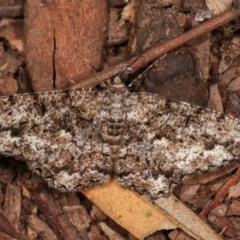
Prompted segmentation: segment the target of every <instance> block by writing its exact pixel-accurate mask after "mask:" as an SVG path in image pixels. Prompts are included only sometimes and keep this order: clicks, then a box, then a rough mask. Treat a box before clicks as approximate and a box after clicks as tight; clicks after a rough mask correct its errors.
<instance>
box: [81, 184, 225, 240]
mask: <svg viewBox="0 0 240 240" xmlns="http://www.w3.org/2000/svg"><path fill="white" fill-rule="evenodd" d="M82 192H83V194H84V195H85V196H86V197H87V198H88V199H89V200H90V201H92V202H93V203H94V204H95V205H97V206H98V207H99V208H100V209H101V210H102V211H103V212H104V213H105V214H107V215H108V216H109V217H110V218H112V219H114V221H116V222H117V223H118V224H119V225H121V226H122V227H123V228H125V229H126V230H127V231H129V232H130V233H131V234H132V235H134V236H135V237H136V238H138V239H142V238H144V237H145V236H147V235H149V234H150V233H152V232H155V231H158V230H167V229H175V228H181V229H183V230H184V231H185V232H187V233H188V234H189V235H190V236H192V237H194V238H195V239H199V240H203V239H212V240H220V239H221V237H220V236H219V235H217V234H216V233H215V232H214V231H213V230H212V229H211V228H210V227H209V226H208V225H207V224H206V223H204V222H203V221H202V220H201V219H200V218H199V217H198V216H197V215H196V214H194V213H193V212H192V211H191V210H189V209H188V208H187V207H186V206H185V205H184V204H183V203H182V202H181V201H180V200H178V199H177V198H176V197H174V196H173V195H171V196H170V197H168V198H160V199H158V200H156V201H155V204H156V205H154V204H153V203H151V201H149V200H148V199H147V198H146V199H145V198H143V197H141V196H140V195H138V194H137V193H136V192H133V191H131V190H128V189H124V188H122V187H121V186H120V185H119V184H118V182H117V181H116V180H113V181H111V182H108V183H106V184H104V185H101V186H96V187H92V188H89V189H85V190H84V191H82ZM183 213H184V215H183ZM205 237H207V238H205Z"/></svg>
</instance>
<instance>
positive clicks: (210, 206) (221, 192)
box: [199, 167, 240, 218]
mask: <svg viewBox="0 0 240 240" xmlns="http://www.w3.org/2000/svg"><path fill="white" fill-rule="evenodd" d="M239 180H240V167H239V168H238V169H237V172H236V173H235V174H234V175H233V176H232V177H231V178H229V179H228V181H227V182H226V183H225V184H224V185H223V186H222V188H221V189H220V190H219V191H218V193H217V194H216V195H215V197H214V199H213V200H212V201H211V202H209V203H208V204H207V205H206V206H205V207H204V208H203V210H202V211H201V212H200V213H199V217H201V218H203V217H204V216H206V215H207V214H208V213H209V212H210V211H211V210H212V209H213V208H215V207H217V206H218V205H219V204H220V199H223V198H224V197H225V196H226V195H227V193H228V191H229V188H230V187H231V186H234V185H235V184H237V183H238V182H239Z"/></svg>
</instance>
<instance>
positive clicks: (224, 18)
mask: <svg viewBox="0 0 240 240" xmlns="http://www.w3.org/2000/svg"><path fill="white" fill-rule="evenodd" d="M239 15H240V10H239V9H238V10H236V9H231V10H228V11H226V12H224V13H222V14H219V15H217V16H215V17H213V18H211V19H210V20H208V21H206V22H204V23H202V24H200V25H198V26H197V27H195V28H192V29H191V30H189V31H187V32H185V33H182V34H180V35H179V36H176V37H174V38H172V39H170V40H168V41H166V42H163V43H161V44H159V45H157V46H155V47H153V48H151V49H149V50H148V51H146V52H145V53H143V54H142V55H140V56H137V57H133V58H131V59H129V60H127V61H125V62H123V63H120V64H117V65H115V66H113V67H110V68H108V69H106V70H104V71H102V72H100V73H97V74H94V75H91V77H89V78H86V79H84V80H82V81H81V82H80V83H76V84H74V85H72V86H71V88H82V87H89V86H94V85H97V84H99V83H101V82H103V81H106V80H107V79H109V78H112V77H114V76H116V75H118V74H119V73H121V72H122V71H123V70H124V69H127V68H128V70H130V71H131V73H134V72H135V71H137V70H138V69H139V68H141V67H142V66H146V65H147V64H148V63H149V62H151V61H153V60H156V59H157V58H159V57H160V56H162V55H164V54H166V53H167V52H169V51H172V50H174V49H176V48H178V47H180V46H182V45H183V44H185V43H186V42H188V41H190V40H193V39H196V38H198V37H200V36H202V35H204V34H207V33H208V32H210V31H212V30H213V29H215V28H218V27H220V26H222V25H224V24H226V23H227V22H229V21H231V20H233V19H235V18H236V17H238V16H239ZM129 66H130V68H129Z"/></svg>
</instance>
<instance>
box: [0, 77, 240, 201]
mask: <svg viewBox="0 0 240 240" xmlns="http://www.w3.org/2000/svg"><path fill="white" fill-rule="evenodd" d="M0 154H1V155H5V156H13V157H15V158H16V159H19V160H24V161H25V162H26V163H27V165H28V167H29V168H30V170H32V171H33V172H34V173H37V174H38V175H40V176H41V177H42V178H43V179H44V180H45V181H47V183H48V184H49V186H51V187H54V188H56V189H58V190H60V191H68V192H71V191H80V190H82V189H83V188H85V187H89V186H93V185H97V184H104V183H105V182H107V181H109V180H110V179H111V178H112V177H115V178H117V180H118V182H119V184H121V185H122V186H123V187H126V188H130V189H133V190H135V191H137V192H138V193H140V194H143V195H147V196H150V197H151V198H158V197H161V196H168V195H169V193H171V192H172V191H173V189H174V188H175V187H176V186H177V185H179V184H180V183H181V182H182V180H183V179H184V178H185V177H186V176H189V175H192V174H195V173H197V172H204V171H211V170H214V169H216V168H218V167H220V166H223V165H226V164H228V163H229V161H232V160H237V159H239V157H240V120H239V119H235V118H232V117H227V116H225V115H224V114H223V113H217V112H214V111H212V110H209V109H204V108H201V107H198V106H192V105H190V104H188V103H184V102H177V101H171V100H167V99H163V98H161V97H159V96H158V95H155V94H150V93H146V92H135V93H130V92H129V91H128V90H127V89H126V88H125V87H124V85H123V84H121V83H120V81H119V79H117V80H116V81H115V83H114V84H113V86H112V87H111V88H108V89H106V90H102V91H100V90H98V89H91V88H89V89H78V90H67V91H55V92H47V93H36V94H19V95H13V96H3V97H0Z"/></svg>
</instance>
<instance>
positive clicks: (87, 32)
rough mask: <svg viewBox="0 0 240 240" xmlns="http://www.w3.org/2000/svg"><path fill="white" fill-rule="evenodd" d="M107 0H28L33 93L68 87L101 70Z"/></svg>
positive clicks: (27, 33)
mask: <svg viewBox="0 0 240 240" xmlns="http://www.w3.org/2000/svg"><path fill="white" fill-rule="evenodd" d="M106 21H107V1H106V0H98V1H96V0H72V1H66V0H46V1H40V0H28V1H27V3H26V8H25V34H26V36H25V38H26V40H25V41H26V62H27V67H28V70H29V73H30V77H31V79H32V84H33V88H34V91H49V90H54V89H61V88H66V87H68V86H69V85H70V84H73V83H74V82H75V81H76V79H78V81H79V79H83V78H85V77H87V76H88V75H90V74H91V73H93V72H95V71H96V70H99V69H101V64H102V48H103V44H104V40H105V30H106Z"/></svg>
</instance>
